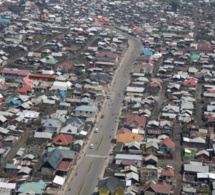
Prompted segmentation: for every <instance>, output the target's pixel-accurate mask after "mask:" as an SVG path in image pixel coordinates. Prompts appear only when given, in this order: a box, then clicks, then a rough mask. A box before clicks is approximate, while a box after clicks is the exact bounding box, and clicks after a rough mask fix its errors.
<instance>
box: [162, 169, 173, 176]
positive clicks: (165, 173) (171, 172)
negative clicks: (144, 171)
mask: <svg viewBox="0 0 215 195" xmlns="http://www.w3.org/2000/svg"><path fill="white" fill-rule="evenodd" d="M161 175H162V176H168V177H174V175H175V172H174V171H173V169H166V170H164V171H163V172H162V174H161Z"/></svg>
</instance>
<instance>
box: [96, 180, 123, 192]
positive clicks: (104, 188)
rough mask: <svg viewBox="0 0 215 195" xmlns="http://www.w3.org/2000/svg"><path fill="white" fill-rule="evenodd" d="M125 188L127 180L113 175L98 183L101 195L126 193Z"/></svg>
mask: <svg viewBox="0 0 215 195" xmlns="http://www.w3.org/2000/svg"><path fill="white" fill-rule="evenodd" d="M125 190H126V185H125V182H123V181H121V180H120V179H118V178H116V177H113V176H111V177H108V178H104V179H102V180H99V183H98V191H99V195H110V194H117V195H124V194H125Z"/></svg>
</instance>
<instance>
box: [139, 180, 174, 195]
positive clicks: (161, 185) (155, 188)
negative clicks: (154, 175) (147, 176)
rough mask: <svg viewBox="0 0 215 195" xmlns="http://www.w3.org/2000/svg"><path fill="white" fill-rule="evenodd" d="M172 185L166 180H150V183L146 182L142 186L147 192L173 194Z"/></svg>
mask: <svg viewBox="0 0 215 195" xmlns="http://www.w3.org/2000/svg"><path fill="white" fill-rule="evenodd" d="M171 189H172V186H171V185H169V184H167V183H166V182H165V181H162V182H158V183H156V182H154V181H149V182H148V183H146V184H144V185H143V187H142V190H141V191H143V192H144V193H145V194H147V192H151V193H150V194H154V195H160V194H162V195H170V194H172V191H171Z"/></svg>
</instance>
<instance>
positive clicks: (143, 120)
mask: <svg viewBox="0 0 215 195" xmlns="http://www.w3.org/2000/svg"><path fill="white" fill-rule="evenodd" d="M133 122H136V123H138V126H145V124H146V117H145V116H139V115H137V114H136V115H133V114H129V115H127V117H126V124H127V125H130V124H131V123H133Z"/></svg>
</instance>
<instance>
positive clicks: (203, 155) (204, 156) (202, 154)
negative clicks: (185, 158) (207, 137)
mask: <svg viewBox="0 0 215 195" xmlns="http://www.w3.org/2000/svg"><path fill="white" fill-rule="evenodd" d="M195 158H196V159H198V160H209V158H210V154H209V152H208V151H207V150H200V151H198V152H197V153H196V155H195Z"/></svg>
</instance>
